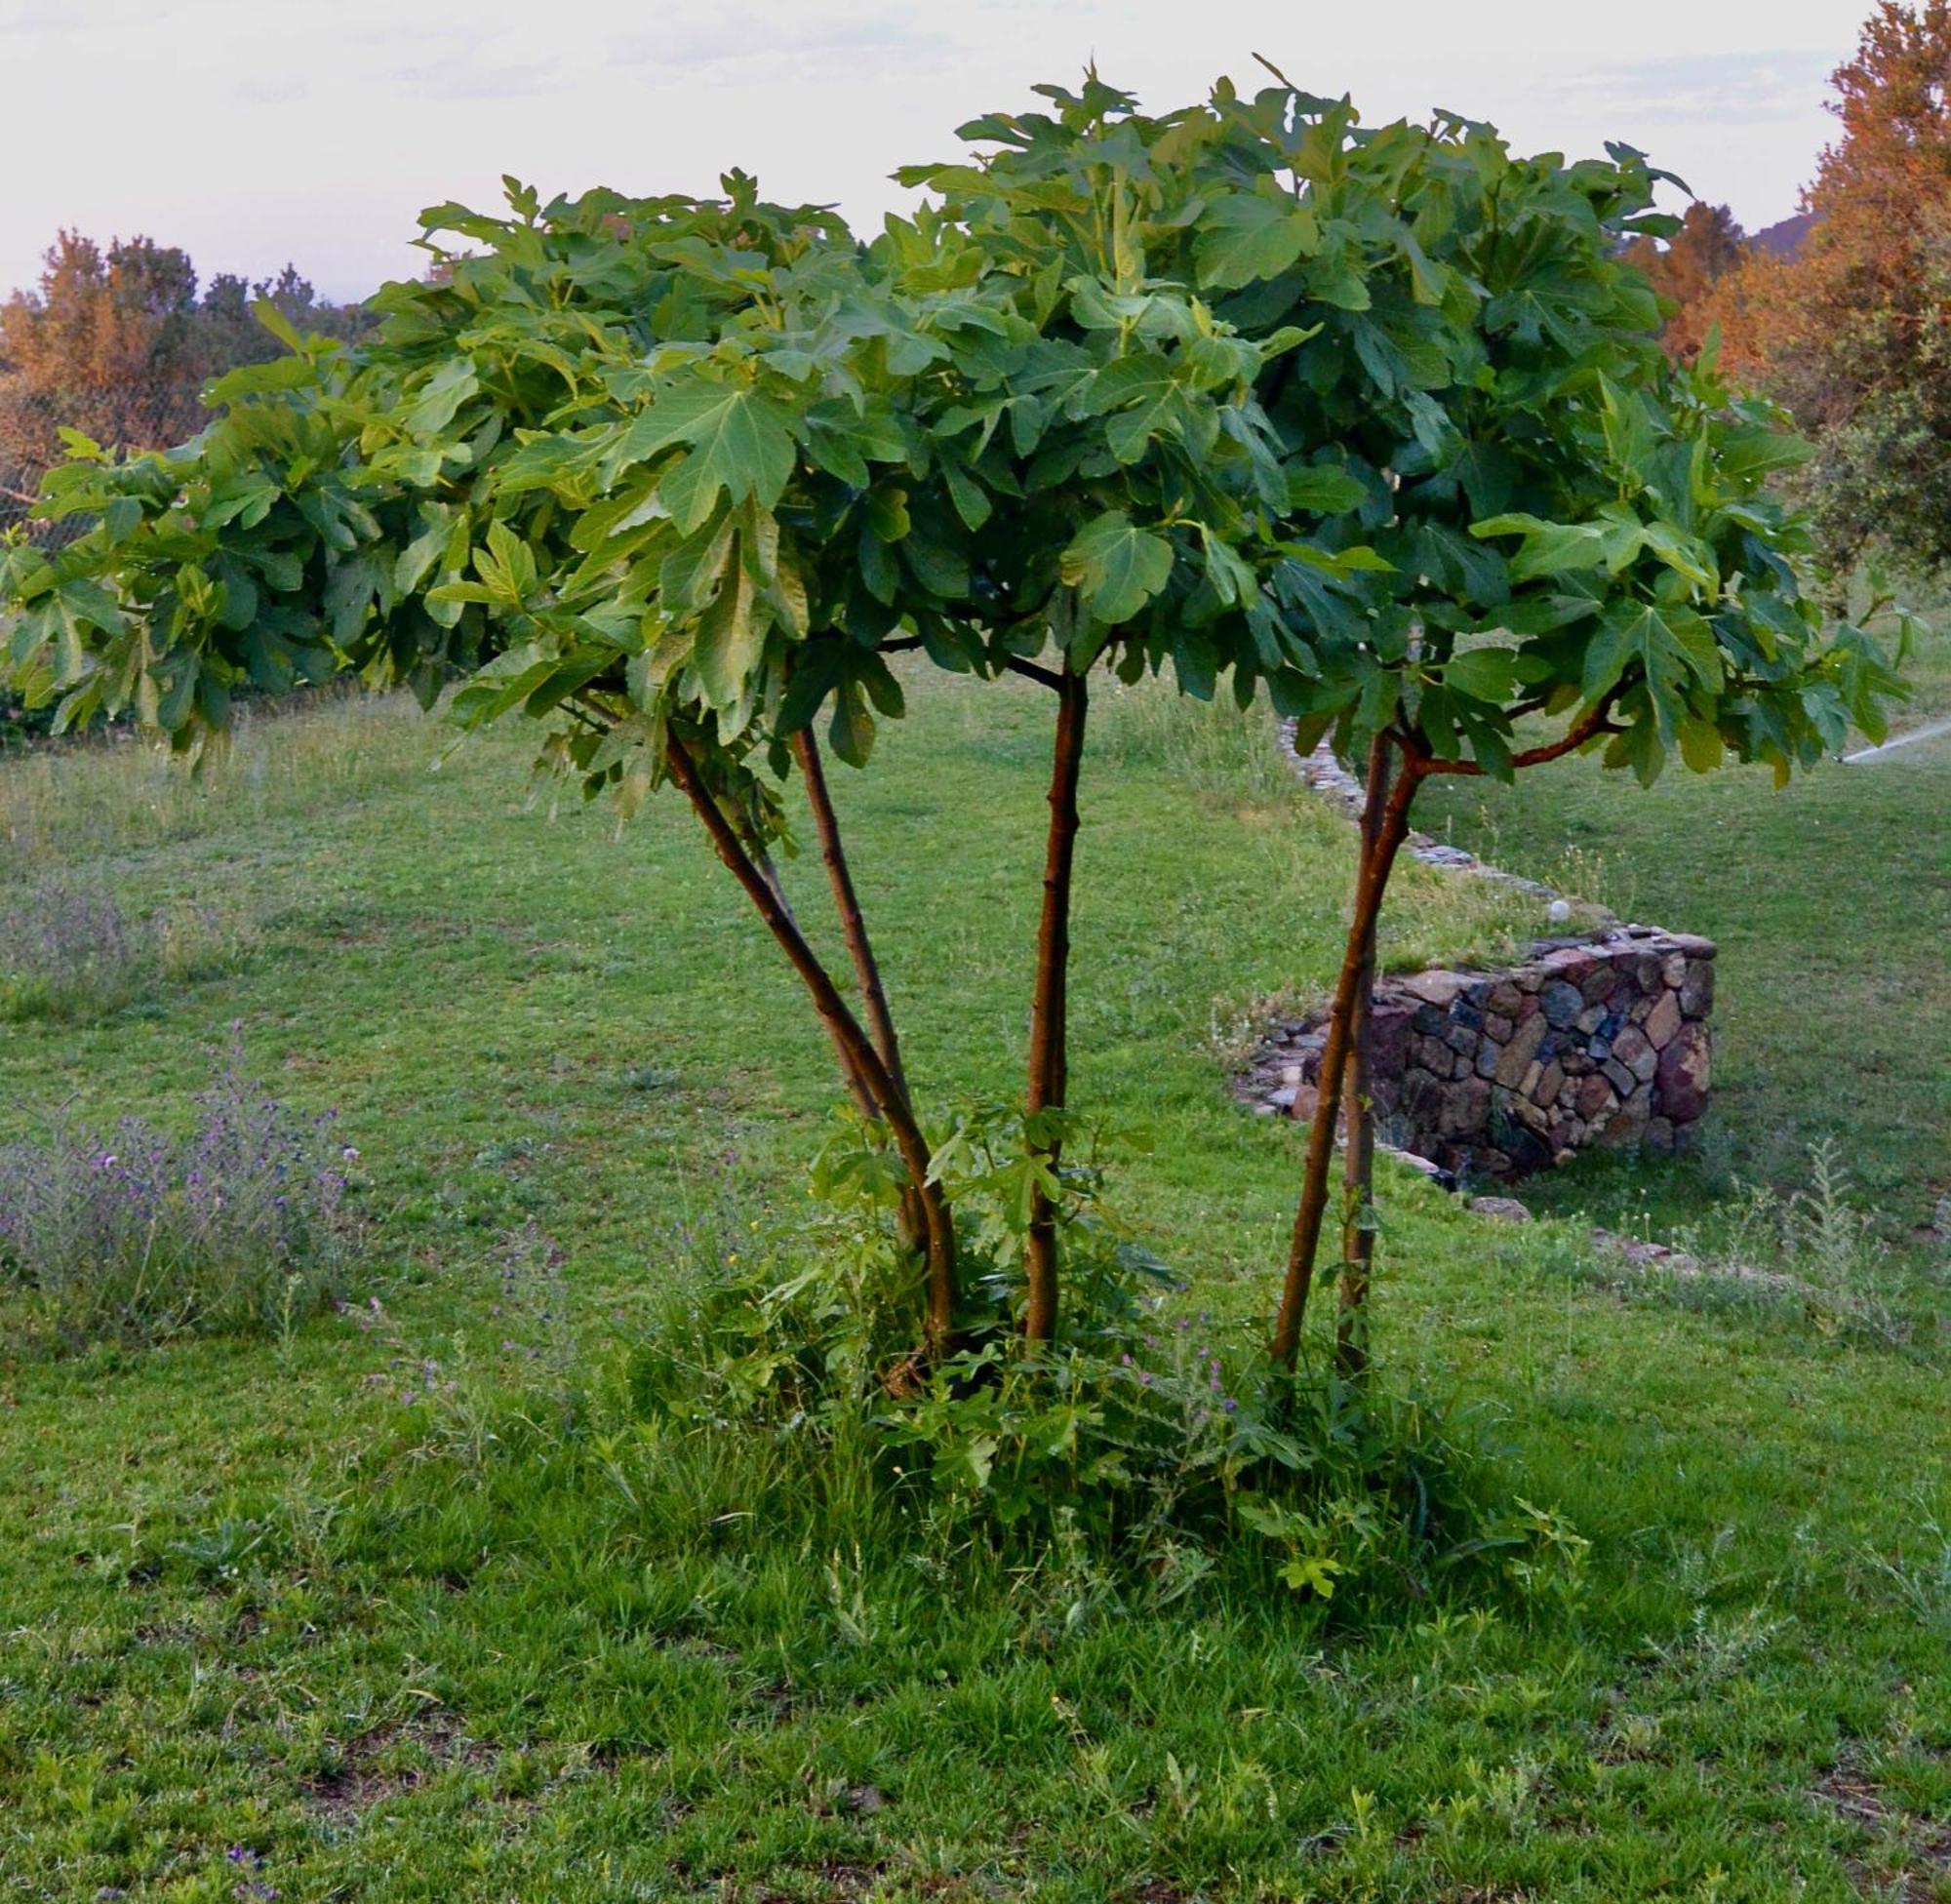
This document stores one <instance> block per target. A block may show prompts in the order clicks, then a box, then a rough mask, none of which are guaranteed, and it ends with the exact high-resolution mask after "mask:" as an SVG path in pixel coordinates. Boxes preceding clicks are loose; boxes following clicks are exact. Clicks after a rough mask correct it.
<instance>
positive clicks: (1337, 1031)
mask: <svg viewBox="0 0 1951 1904" xmlns="http://www.w3.org/2000/svg"><path fill="white" fill-rule="evenodd" d="M1421 777H1422V776H1421V774H1420V772H1419V771H1418V763H1417V762H1416V760H1415V759H1414V758H1413V757H1412V758H1411V759H1410V760H1409V761H1407V762H1406V763H1405V765H1404V768H1403V772H1402V775H1401V777H1400V778H1399V779H1398V780H1397V781H1396V783H1395V787H1394V789H1393V790H1392V791H1391V793H1390V794H1389V797H1388V801H1387V804H1386V805H1385V806H1384V808H1383V810H1382V815H1381V823H1380V825H1379V827H1378V828H1377V831H1376V837H1375V841H1374V847H1373V849H1371V850H1369V851H1366V852H1364V853H1362V855H1361V858H1360V863H1359V866H1358V869H1357V873H1356V879H1355V904H1354V912H1353V918H1352V920H1351V922H1350V925H1349V929H1348V939H1347V946H1346V950H1345V951H1344V953H1343V956H1342V960H1341V972H1340V976H1339V978H1338V979H1337V980H1336V981H1335V986H1334V1005H1333V1007H1332V1009H1331V1012H1330V1016H1329V1021H1328V1042H1327V1044H1326V1045H1325V1046H1324V1047H1323V1049H1322V1052H1321V1075H1320V1078H1319V1080H1318V1081H1317V1085H1316V1095H1315V1112H1314V1124H1313V1127H1312V1129H1311V1130H1310V1131H1308V1137H1307V1165H1306V1170H1305V1171H1304V1173H1303V1175H1302V1178H1301V1190H1300V1202H1299V1204H1298V1206H1297V1207H1296V1209H1295V1210H1294V1235H1293V1239H1292V1241H1291V1242H1290V1244H1289V1246H1288V1259H1287V1276H1286V1279H1285V1281H1284V1283H1283V1285H1282V1288H1281V1302H1280V1311H1279V1314H1278V1315H1277V1316H1276V1317H1275V1320H1274V1335H1273V1342H1272V1345H1271V1346H1272V1353H1273V1355H1274V1356H1275V1358H1276V1359H1277V1360H1278V1361H1280V1362H1281V1363H1283V1364H1284V1365H1285V1366H1286V1367H1287V1368H1293V1367H1294V1364H1295V1362H1296V1361H1297V1360H1298V1359H1299V1355H1300V1331H1301V1326H1302V1324H1303V1323H1304V1322H1305V1321H1306V1319H1307V1298H1308V1293H1309V1290H1310V1289H1311V1288H1312V1286H1313V1282H1314V1262H1315V1256H1316V1254H1317V1253H1318V1251H1319V1249H1320V1247H1321V1224H1322V1218H1323V1216H1324V1215H1325V1213H1326V1211H1327V1209H1328V1180H1329V1174H1330V1170H1331V1168H1332V1166H1333V1163H1334V1127H1335V1125H1336V1124H1337V1123H1339V1121H1340V1119H1339V1116H1338V1112H1339V1109H1340V1104H1341V1092H1342V1090H1343V1087H1344V1083H1345V1080H1346V1072H1347V1059H1348V1048H1349V1034H1350V1031H1351V1029H1352V1026H1353V1018H1354V1005H1355V1000H1356V997H1357V996H1358V994H1359V992H1360V990H1361V984H1362V973H1363V970H1364V961H1363V948H1364V946H1366V945H1369V944H1370V943H1371V942H1372V940H1373V936H1374V925H1375V919H1376V916H1377V915H1378V914H1379V912H1380V911H1381V904H1382V894H1383V893H1384V892H1385V891H1386V890H1387V887H1388V880H1389V870H1390V868H1391V867H1392V866H1393V865H1394V864H1395V857H1396V853H1397V852H1398V851H1399V850H1400V848H1401V846H1402V843H1403V841H1404V840H1405V839H1406V838H1407V837H1408V834H1409V810H1410V803H1411V802H1412V801H1413V800H1414V798H1415V790H1416V786H1417V784H1418V782H1419V780H1420V779H1421Z"/></svg>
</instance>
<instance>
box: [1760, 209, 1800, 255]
mask: <svg viewBox="0 0 1951 1904" xmlns="http://www.w3.org/2000/svg"><path fill="white" fill-rule="evenodd" d="M1814 229H1815V214H1814V213H1813V212H1798V213H1797V214H1796V215H1795V217H1794V218H1783V219H1782V221H1781V222H1780V223H1779V224H1772V225H1770V226H1768V227H1767V229H1766V230H1763V231H1758V232H1756V233H1755V235H1754V236H1753V237H1752V238H1750V239H1749V240H1748V243H1749V244H1751V245H1753V246H1754V247H1755V249H1756V250H1757V251H1764V252H1767V253H1768V255H1769V256H1770V257H1771V258H1793V257H1794V256H1795V255H1796V253H1797V252H1799V251H1800V250H1801V249H1802V244H1803V240H1804V239H1806V238H1807V237H1808V236H1809V234H1810V233H1811V232H1812V231H1813V230H1814Z"/></svg>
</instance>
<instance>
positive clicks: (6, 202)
mask: <svg viewBox="0 0 1951 1904" xmlns="http://www.w3.org/2000/svg"><path fill="white" fill-rule="evenodd" d="M1868 9H1869V0H1634V4H1633V5H1631V6H1630V7H1621V6H1620V5H1619V4H1618V3H1617V0H1601V4H1588V3H1587V0H1361V3H1360V4H1353V5H1351V4H1349V0H931V4H927V5H920V4H915V0H726V3H725V4H705V3H704V0H661V4H657V3H656V0H639V4H634V5H631V4H625V0H466V4H460V3H459V0H327V3H326V4H325V5H320V4H318V0H0V179H4V181H5V182H4V185H0V292H4V291H5V290H6V289H7V288H9V287H11V286H16V285H26V284H29V283H31V282H32V281H33V279H34V277H35V276H36V274H37V269H38V260H39V257H40V254H41V252H42V250H43V249H44V248H45V247H46V245H47V243H48V242H49V240H50V239H51V238H52V236H53V234H54V232H55V230H56V228H57V227H58V226H60V225H72V226H78V227H79V228H80V229H82V230H84V231H86V232H88V233H90V234H92V235H94V236H97V237H100V238H104V239H105V238H107V237H109V236H111V235H120V236H127V235H129V234H131V233H133V232H138V231H140V232H145V233H147V234H148V235H149V236H151V237H154V238H156V239H158V240H161V241H163V242H166V243H172V244H179V245H182V246H184V247H186V248H187V249H188V251H189V253H190V255H191V256H192V258H194V259H195V260H196V263H197V266H198V268H199V269H200V270H201V271H202V272H203V273H204V274H205V276H206V277H207V276H208V275H209V274H210V273H212V272H213V271H217V270H235V271H244V272H247V273H249V274H251V275H253V276H261V275H264V274H267V273H269V272H272V271H274V270H275V269H276V268H277V267H278V266H279V265H280V264H282V263H283V262H284V260H285V259H286V258H293V259H295V260H296V261H297V263H298V265H299V268H300V269H301V270H302V271H304V272H305V273H306V275H308V276H309V277H310V278H311V279H312V280H313V281H314V282H315V283H316V284H317V286H318V287H319V289H320V290H321V291H322V292H324V293H326V294H327V295H329V296H332V297H337V298H347V297H357V296H360V295H362V294H364V293H366V292H368V291H371V290H372V289H373V288H374V287H375V286H376V285H377V284H378V283H379V281H380V280H382V279H383V278H386V277H388V276H396V275H401V274H404V273H412V272H415V271H417V270H418V261H417V260H418V256H419V255H418V254H417V253H414V252H412V251H410V250H409V249H408V248H407V241H408V240H409V239H411V237H412V236H413V234H414V229H415V224H414V219H415V215H416V213H418V211H419V209H420V208H421V207H422V206H425V205H430V204H435V203H438V202H440V201H442V200H444V199H447V198H459V199H462V200H463V201H467V202H471V203H479V204H485V203H489V202H492V201H494V200H495V199H497V198H498V192H499V185H498V179H499V177H500V175H501V174H502V173H503V172H513V173H516V174H519V175H520V176H522V177H524V178H526V179H532V180H534V181H535V182H536V183H537V184H538V185H539V186H540V187H541V188H542V193H543V196H544V197H547V196H548V195H549V194H550V193H551V192H553V191H556V190H559V189H568V190H579V189H581V188H583V187H586V186H589V185H595V184H608V185H613V186H615V187H617V189H618V190H622V191H631V192H661V191H686V192H700V193H701V192H706V191H709V190H711V189H712V188H713V186H714V182H715V180H716V179H717V177H718V175H719V174H720V173H721V172H722V171H724V170H725V169H726V168H727V167H729V166H732V165H742V166H743V167H744V168H745V169H746V170H748V171H752V172H756V173H757V174H758V176H759V179H760V183H761V186H762V188H764V189H765V190H766V192H767V194H768V195H769V196H772V197H776V198H781V199H791V200H796V201H815V202H820V203H837V204H838V205H840V206H841V208H842V209H843V211H844V212H845V213H846V214H847V215H848V217H849V218H851V219H852V220H853V221H854V222H855V224H856V228H857V227H862V226H871V225H872V224H873V223H874V222H876V221H877V220H878V218H879V217H880V215H881V213H882V212H884V211H885V210H887V209H888V208H890V207H891V206H895V205H897V204H900V203H902V202H903V201H904V199H905V197H906V195H905V194H903V193H901V192H899V191H898V190H897V189H896V187H895V186H894V185H893V184H891V183H890V182H888V179H887V175H888V173H889V172H891V171H892V170H893V169H894V168H895V167H896V165H901V164H905V163H909V162H912V161H916V160H921V159H932V158H937V157H944V156H948V155H950V154H951V153H953V151H954V150H955V141H954V139H953V138H952V136H951V135H952V130H953V128H954V127H955V126H957V125H959V124H961V123H962V122H963V121H964V120H967V119H970V118H973V117H975V116H976V113H978V112H982V111H990V110H997V109H1014V108H1017V107H1020V106H1023V105H1025V104H1027V103H1029V99H1028V94H1027V89H1028V88H1029V86H1030V85H1031V84H1033V83H1034V82H1036V81H1039V80H1049V79H1056V80H1063V81H1069V80H1070V79H1072V78H1073V77H1074V76H1075V75H1076V74H1077V73H1078V72H1079V71H1080V69H1081V68H1082V66H1083V64H1084V62H1085V60H1086V59H1089V58H1091V57H1092V56H1093V55H1095V57H1096V59H1097V62H1098V66H1099V69H1100V70H1101V72H1102V73H1103V76H1104V77H1105V78H1106V79H1107V80H1110V81H1112V82H1113V83H1114V84H1117V85H1120V86H1124V87H1127V88H1129V89H1131V90H1133V91H1135V92H1137V93H1139V94H1140V95H1141V96H1142V98H1143V99H1145V101H1146V102H1147V104H1150V105H1154V106H1159V107H1164V106H1168V105H1177V104H1181V103H1184V102H1186V101H1188V100H1190V99H1194V98H1196V97H1198V96H1199V95H1201V94H1202V93H1203V92H1204V90H1205V88H1206V86H1207V84H1208V83H1209V82H1210V81H1211V80H1212V79H1213V78H1214V77H1215V76H1216V75H1217V74H1219V73H1221V72H1226V73H1231V74H1232V75H1234V76H1235V78H1236V79H1238V80H1240V81H1242V82H1243V83H1252V82H1253V81H1254V80H1255V79H1256V78H1257V76H1258V74H1257V69H1256V68H1255V67H1254V63H1253V55H1254V53H1262V54H1264V55H1265V56H1266V57H1267V58H1268V59H1272V60H1273V61H1274V62H1275V63H1276V64H1277V65H1279V66H1280V67H1282V69H1283V70H1284V71H1286V72H1287V73H1288V74H1289V75H1290V76H1291V77H1292V78H1293V79H1294V81H1295V83H1296V84H1298V85H1302V86H1305V87H1308V88H1310V89H1311V90H1313V91H1316V92H1321V93H1328V94H1338V93H1342V92H1350V93H1352V94H1353V95H1354V97H1355V100H1356V103H1357V104H1358V106H1359V107H1360V108H1361V110H1362V114H1363V116H1364V118H1365V119H1368V120H1370V121H1375V120H1381V119H1389V118H1394V117H1396V116H1398V115H1400V114H1403V113H1412V114H1417V113H1421V112H1423V111H1425V110H1427V108H1429V107H1430V106H1432V105H1444V106H1448V107H1451V108H1453V109H1454V110H1457V111H1459V112H1464V113H1467V114H1469V115H1470V116H1471V117H1473V118H1480V119H1489V120H1492V121H1493V123H1495V124H1496V125H1498V126H1499V127H1500V128H1501V129H1502V130H1503V131H1504V132H1505V133H1506V134H1508V135H1509V136H1510V137H1511V138H1512V139H1513V140H1514V141H1515V142H1516V143H1517V144H1518V145H1520V146H1521V147H1523V148H1525V149H1528V150H1542V149H1547V148H1550V149H1558V150H1566V151H1571V152H1573V153H1581V152H1597V151H1598V150H1600V149H1601V147H1602V145H1603V142H1604V141H1605V140H1606V139H1626V140H1628V141H1630V142H1631V143H1633V144H1636V145H1639V146H1642V147H1644V148H1645V149H1646V150H1648V151H1649V152H1651V153H1652V156H1653V158H1654V161H1655V162H1656V163H1658V164H1661V165H1664V166H1667V167H1668V168H1670V169H1671V170H1673V171H1676V172H1678V173H1680V174H1681V175H1682V176H1683V177H1684V178H1686V179H1688V181H1689V182H1690V183H1691V184H1692V187H1693V189H1694V190H1695V191H1697V192H1699V193H1700V194H1701V195H1702V196H1703V197H1706V198H1710V199H1713V200H1715V201H1717V202H1718V201H1721V200H1726V201H1727V202H1729V203H1730V204H1732V206H1733V208H1734V211H1735V214H1736V216H1737V217H1739V218H1740V219H1741V220H1742V221H1743V223H1745V224H1746V225H1747V226H1748V227H1749V228H1750V229H1755V228H1757V227H1759V226H1761V225H1764V224H1768V223H1771V222H1772V221H1773V220H1774V219H1776V218H1785V217H1787V216H1788V215H1789V214H1790V213H1791V212H1793V211H1794V210H1795V209H1796V194H1797V190H1798V188H1799V186H1800V185H1801V184H1802V183H1803V181H1804V180H1806V179H1807V178H1808V177H1809V175H1810V173H1811V170H1812V162H1813V159H1814V155H1815V153H1816V152H1817V150H1818V149H1819V148H1820V147H1821V146H1822V144H1823V143H1824V142H1825V141H1826V140H1827V139H1828V138H1829V136H1830V131H1829V129H1830V126H1831V123H1832V122H1831V121H1830V119H1829V117H1828V115H1827V114H1826V113H1824V112H1823V110H1822V99H1823V97H1824V92H1825V85H1824V82H1825V80H1826V78H1827V75H1828V74H1829V72H1830V71H1831V70H1832V69H1833V68H1834V67H1835V66H1836V65H1837V64H1838V63H1839V62H1840V61H1841V60H1842V59H1844V58H1845V57H1846V56H1847V55H1848V53H1849V52H1850V50H1851V46H1852V45H1853V43H1854V40H1855V35H1856V28H1857V25H1858V23H1859V21H1860V20H1861V19H1862V17H1863V15H1864V14H1866V13H1867V11H1868Z"/></svg>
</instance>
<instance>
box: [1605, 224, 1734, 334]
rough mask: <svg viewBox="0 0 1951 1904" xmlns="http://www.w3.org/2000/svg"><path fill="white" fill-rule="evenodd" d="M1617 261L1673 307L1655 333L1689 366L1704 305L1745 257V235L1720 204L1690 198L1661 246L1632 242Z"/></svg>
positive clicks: (1704, 318) (1703, 323) (1648, 240)
mask: <svg viewBox="0 0 1951 1904" xmlns="http://www.w3.org/2000/svg"><path fill="white" fill-rule="evenodd" d="M1621 256H1622V257H1623V258H1625V259H1626V260H1627V262H1629V263H1632V264H1636V265H1638V266H1639V268H1640V269H1641V270H1642V271H1644V272H1645V273H1646V276H1647V281H1648V283H1650V284H1651V285H1652V288H1653V289H1654V290H1655V291H1656V292H1658V293H1659V295H1660V297H1661V298H1665V299H1668V300H1670V301H1671V302H1672V303H1673V304H1674V305H1675V306H1676V308H1675V309H1674V311H1673V312H1672V314H1671V315H1670V316H1669V317H1668V318H1667V321H1666V328H1665V330H1663V331H1662V332H1661V333H1660V342H1661V343H1663V344H1664V345H1665V346H1666V348H1667V351H1668V353H1669V354H1670V355H1672V356H1674V357H1676V358H1678V359H1679V360H1680V361H1681V362H1682V363H1688V364H1691V363H1692V361H1693V360H1694V359H1695V358H1696V357H1697V356H1699V354H1700V350H1701V346H1702V345H1703V344H1705V342H1706V341H1707V330H1708V325H1709V322H1710V319H1709V317H1708V315H1707V303H1708V299H1709V298H1710V297H1711V296H1712V295H1713V292H1714V287H1715V286H1716V285H1717V284H1719V283H1720V281H1721V280H1722V279H1723V278H1724V277H1726V276H1727V274H1728V273H1729V272H1730V271H1732V270H1735V269H1737V268H1738V267H1739V266H1740V265H1741V264H1742V263H1743V262H1744V261H1745V260H1746V258H1747V256H1748V245H1747V236H1746V234H1745V233H1744V232H1743V231H1742V230H1741V227H1740V225H1739V224H1738V223H1737V222H1736V221H1735V218H1734V215H1733V213H1732V211H1730V210H1729V209H1728V207H1727V206H1725V205H1709V204H1708V203H1707V202H1706V200H1705V199H1695V200H1694V202H1693V203H1692V205H1690V206H1689V207H1688V208H1687V211H1686V214H1685V215H1684V216H1683V218H1681V221H1680V229H1679V230H1678V231H1677V232H1675V233H1674V234H1673V236H1672V238H1671V239H1669V240H1668V241H1667V243H1665V244H1664V245H1662V244H1660V243H1659V242H1658V240H1656V239H1654V238H1652V237H1650V236H1649V237H1640V238H1635V239H1634V240H1633V241H1632V242H1631V243H1630V244H1629V245H1627V246H1626V248H1625V250H1624V251H1623V253H1622V254H1621Z"/></svg>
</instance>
